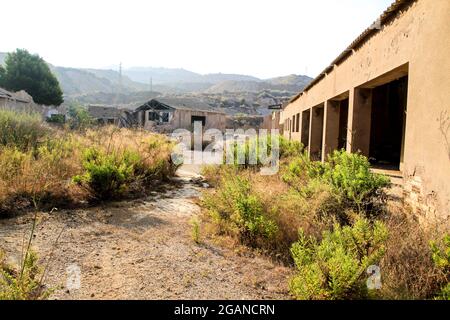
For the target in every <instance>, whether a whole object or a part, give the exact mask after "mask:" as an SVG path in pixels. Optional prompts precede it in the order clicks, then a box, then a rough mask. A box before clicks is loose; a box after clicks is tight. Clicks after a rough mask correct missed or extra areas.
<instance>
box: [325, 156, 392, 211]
mask: <svg viewBox="0 0 450 320" xmlns="http://www.w3.org/2000/svg"><path fill="white" fill-rule="evenodd" d="M323 178H324V179H325V180H326V181H328V182H329V183H330V184H331V185H332V186H333V188H334V190H335V192H336V193H337V194H339V195H340V197H341V199H342V200H343V201H345V202H347V203H350V204H356V206H357V207H358V208H359V209H361V206H367V205H371V204H373V202H374V199H375V198H376V197H377V196H378V195H379V192H380V190H381V189H382V188H384V187H387V186H389V184H390V180H389V178H388V177H386V176H383V175H379V174H375V173H372V172H371V171H370V163H369V161H368V160H367V158H366V157H364V156H363V155H360V154H356V153H347V152H345V151H335V152H333V154H332V155H330V157H329V158H328V161H326V162H325V164H324V169H323Z"/></svg>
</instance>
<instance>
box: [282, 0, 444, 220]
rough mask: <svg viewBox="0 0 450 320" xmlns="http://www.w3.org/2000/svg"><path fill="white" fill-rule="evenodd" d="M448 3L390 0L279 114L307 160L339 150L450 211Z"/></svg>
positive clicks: (417, 199)
mask: <svg viewBox="0 0 450 320" xmlns="http://www.w3.org/2000/svg"><path fill="white" fill-rule="evenodd" d="M449 22H450V1H448V0H397V1H395V2H394V3H393V4H392V5H391V6H390V7H389V8H388V9H387V10H386V11H385V12H384V13H383V14H382V15H381V17H380V18H379V19H378V20H377V22H375V23H374V24H373V25H372V26H371V27H369V28H368V29H367V30H365V31H364V32H363V33H362V34H361V35H360V36H359V37H358V38H357V39H356V40H355V41H354V42H353V43H352V44H351V45H350V46H349V47H348V48H347V49H346V50H345V51H344V52H342V53H341V54H340V55H339V56H338V57H337V58H336V59H335V60H334V61H333V62H332V63H331V64H330V65H329V66H328V67H327V68H325V70H324V71H323V72H322V73H321V74H320V75H319V76H318V77H316V78H315V79H314V80H313V81H312V82H311V83H310V84H309V85H308V86H307V87H305V89H304V90H303V91H302V92H300V93H299V94H297V95H296V96H295V97H293V98H292V99H291V101H290V103H289V104H288V105H287V106H286V107H285V108H284V109H283V110H282V111H281V113H280V120H279V121H280V124H281V125H282V126H283V128H284V133H283V134H284V136H286V137H287V138H289V139H295V140H298V141H301V142H302V143H303V145H304V146H305V147H306V148H307V150H308V151H309V154H310V156H311V157H312V158H315V159H321V160H324V159H325V158H326V156H327V154H329V153H330V152H332V151H333V150H337V149H346V150H347V151H348V152H360V153H361V154H363V155H365V156H367V157H368V158H369V160H370V161H371V163H372V164H373V166H374V167H375V168H381V169H383V172H386V173H388V174H390V175H393V176H398V177H401V178H402V181H403V188H404V198H405V201H407V202H408V203H409V204H410V205H411V206H412V208H413V209H414V211H416V212H422V213H424V214H436V213H438V216H440V217H444V218H446V219H448V215H449V213H450V183H449V182H450V76H449V74H450V59H449V57H450V41H449V39H448V37H449V34H450V23H449Z"/></svg>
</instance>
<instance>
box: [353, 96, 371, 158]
mask: <svg viewBox="0 0 450 320" xmlns="http://www.w3.org/2000/svg"><path fill="white" fill-rule="evenodd" d="M371 116H372V89H364V88H354V89H353V90H350V98H349V106H348V132H347V151H348V152H358V151H360V152H361V154H363V155H365V156H369V148H370V123H371Z"/></svg>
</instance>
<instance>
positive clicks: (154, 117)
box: [148, 111, 159, 121]
mask: <svg viewBox="0 0 450 320" xmlns="http://www.w3.org/2000/svg"><path fill="white" fill-rule="evenodd" d="M148 120H149V121H158V120H159V115H158V113H156V112H153V111H150V112H149V113H148Z"/></svg>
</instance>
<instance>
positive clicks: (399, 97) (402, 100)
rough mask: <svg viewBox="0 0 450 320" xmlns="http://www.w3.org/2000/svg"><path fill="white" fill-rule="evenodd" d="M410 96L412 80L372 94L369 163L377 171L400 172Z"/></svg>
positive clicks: (406, 80)
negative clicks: (380, 168)
mask: <svg viewBox="0 0 450 320" xmlns="http://www.w3.org/2000/svg"><path fill="white" fill-rule="evenodd" d="M407 94H408V76H404V77H401V78H399V79H397V80H394V81H391V82H388V83H386V84H383V85H380V86H378V87H375V88H374V89H373V90H372V112H371V130H370V131H371V133H370V147H369V159H370V162H371V163H372V164H373V165H374V166H375V167H382V168H385V169H392V170H399V169H400V163H401V162H402V160H403V142H404V134H405V120H406V119H405V118H406V107H407Z"/></svg>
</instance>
